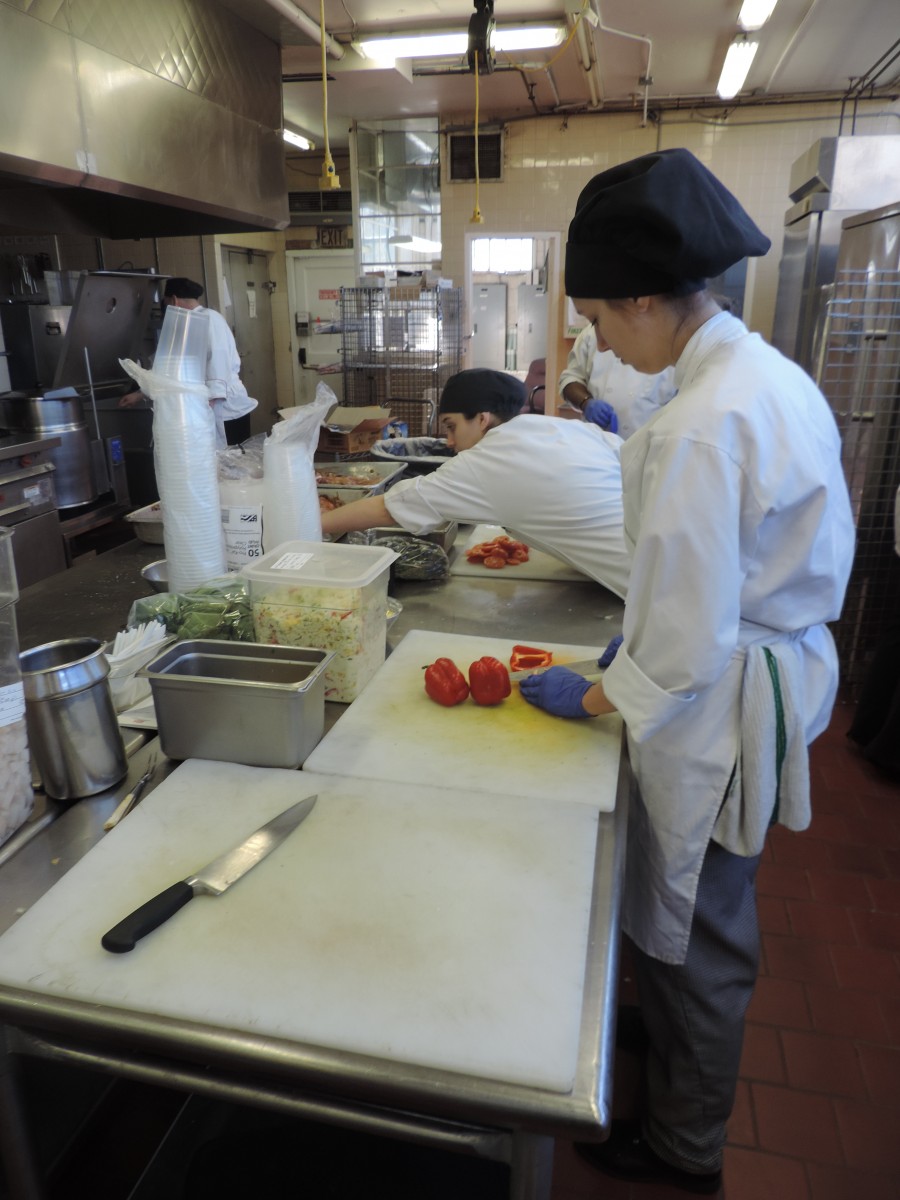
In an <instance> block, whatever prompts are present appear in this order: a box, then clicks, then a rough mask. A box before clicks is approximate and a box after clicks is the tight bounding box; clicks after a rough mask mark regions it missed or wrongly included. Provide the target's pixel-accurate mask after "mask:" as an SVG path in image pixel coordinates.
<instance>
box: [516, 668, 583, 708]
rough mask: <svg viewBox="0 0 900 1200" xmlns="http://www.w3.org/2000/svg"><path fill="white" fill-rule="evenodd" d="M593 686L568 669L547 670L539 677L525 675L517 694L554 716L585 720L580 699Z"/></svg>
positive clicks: (581, 676)
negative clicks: (582, 718) (519, 693)
mask: <svg viewBox="0 0 900 1200" xmlns="http://www.w3.org/2000/svg"><path fill="white" fill-rule="evenodd" d="M591 687H593V684H592V683H589V682H588V680H587V679H585V678H584V676H583V675H579V674H578V672H577V671H570V670H569V668H568V667H551V668H550V670H549V671H544V672H543V674H541V675H528V676H527V677H526V678H525V679H523V680H521V682H520V683H519V691H520V692H521V693H522V695H523V696H524V697H525V699H526V700H527V701H528V703H529V704H533V705H534V706H535V707H536V708H543V709H544V711H545V712H548V713H552V714H553V716H554V717H589V716H591V715H592V714H591V713H589V712H585V709H584V705H583V704H582V703H581V699H582V697H583V696H584V693H585V692H586V691H587V690H588V689H589V688H591Z"/></svg>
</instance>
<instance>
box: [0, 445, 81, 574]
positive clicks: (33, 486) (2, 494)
mask: <svg viewBox="0 0 900 1200" xmlns="http://www.w3.org/2000/svg"><path fill="white" fill-rule="evenodd" d="M58 444H59V443H58V441H57V440H56V439H55V438H31V437H26V436H24V435H22V436H18V437H17V436H9V437H2V438H0V525H5V526H8V527H9V528H11V529H12V535H13V537H12V549H13V557H14V558H15V564H16V575H17V577H18V581H19V587H23V588H25V587H29V586H30V585H31V584H32V583H38V582H39V581H40V580H41V579H46V578H47V576H49V575H55V574H56V573H57V571H64V570H65V569H66V550H65V542H64V541H63V535H62V527H61V526H60V522H59V512H58V510H57V501H56V491H55V489H54V486H53V477H54V475H55V467H54V465H53V463H52V462H51V460H50V452H51V450H52V449H53V448H54V447H55V446H57V445H58Z"/></svg>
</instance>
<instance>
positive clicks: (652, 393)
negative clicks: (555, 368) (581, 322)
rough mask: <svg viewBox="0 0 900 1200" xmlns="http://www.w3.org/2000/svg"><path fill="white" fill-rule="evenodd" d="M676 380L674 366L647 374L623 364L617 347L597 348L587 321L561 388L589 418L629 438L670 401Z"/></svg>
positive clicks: (563, 395) (568, 363)
mask: <svg viewBox="0 0 900 1200" xmlns="http://www.w3.org/2000/svg"><path fill="white" fill-rule="evenodd" d="M674 380H675V368H674V367H666V369H665V370H664V371H660V372H659V373H658V374H656V375H644V374H642V373H641V372H640V371H636V370H635V369H634V367H630V366H628V365H627V364H626V363H623V362H621V361H620V360H619V359H618V358H617V357H616V356H615V354H613V352H612V350H598V349H597V337H596V335H595V333H594V327H593V325H586V326H585V327H584V329H582V331H581V332H580V333H579V335H578V337H577V338H576V339H575V344H574V345H573V347H572V349H571V350H570V351H569V357H568V359H567V360H566V366H565V370H564V371H563V372H562V374H561V375H560V377H559V384H558V387H559V394H560V395H561V396H562V397H563V399H564V400H568V402H569V403H570V404H573V405H574V406H575V407H576V408H580V409H581V411H582V413H583V414H584V419H585V420H586V421H591V422H593V423H594V424H595V425H599V426H600V428H601V429H608V430H609V431H610V433H618V435H619V437H621V438H622V439H623V440H624V439H627V438H630V437H631V435H632V434H633V433H634V432H635V430H637V429H640V427H641V426H642V425H643V424H645V422H647V421H649V420H650V418H651V417H652V416H653V414H654V413H655V412H658V410H659V409H661V408H662V407H663V405H664V404H668V403H669V401H670V400H671V399H672V397H673V396H674V395H675V382H674Z"/></svg>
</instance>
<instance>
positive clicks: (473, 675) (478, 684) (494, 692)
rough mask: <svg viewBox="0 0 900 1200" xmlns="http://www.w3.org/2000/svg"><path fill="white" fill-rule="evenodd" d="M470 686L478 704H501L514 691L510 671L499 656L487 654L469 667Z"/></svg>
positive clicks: (473, 697)
mask: <svg viewBox="0 0 900 1200" xmlns="http://www.w3.org/2000/svg"><path fill="white" fill-rule="evenodd" d="M469 688H470V690H471V693H472V699H473V700H474V701H475V703H476V704H484V705H491V704H499V703H500V701H501V700H504V699H505V698H506V697H507V696H508V695H509V694H510V692H511V691H512V685H511V684H510V682H509V671H507V669H506V667H505V666H504V665H503V663H502V662H501V661H500V659H499V658H492V657H490V655H485V657H484V658H479V659H478V661H477V662H473V663H472V665H471V666H470V667H469Z"/></svg>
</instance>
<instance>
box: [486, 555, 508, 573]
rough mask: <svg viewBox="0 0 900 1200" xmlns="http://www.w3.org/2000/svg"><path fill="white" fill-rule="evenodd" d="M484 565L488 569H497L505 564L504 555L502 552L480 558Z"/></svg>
mask: <svg viewBox="0 0 900 1200" xmlns="http://www.w3.org/2000/svg"><path fill="white" fill-rule="evenodd" d="M482 562H483V563H484V565H485V566H486V567H487V568H488V570H490V571H499V570H500V569H501V567H505V566H506V556H505V555H503V554H489V555H488V556H487V558H485V559H482Z"/></svg>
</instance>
